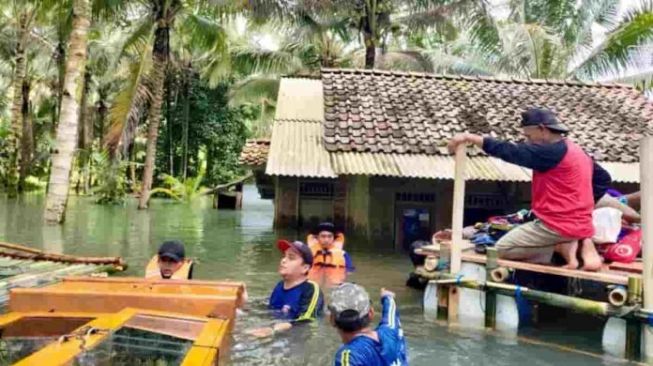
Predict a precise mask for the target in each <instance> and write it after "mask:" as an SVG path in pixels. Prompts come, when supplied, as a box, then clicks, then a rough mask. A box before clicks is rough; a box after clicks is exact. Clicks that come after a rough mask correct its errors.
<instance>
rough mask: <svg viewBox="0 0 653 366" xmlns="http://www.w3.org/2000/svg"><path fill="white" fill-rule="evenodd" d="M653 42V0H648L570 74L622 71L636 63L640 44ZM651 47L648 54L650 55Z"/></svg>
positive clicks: (586, 76)
mask: <svg viewBox="0 0 653 366" xmlns="http://www.w3.org/2000/svg"><path fill="white" fill-rule="evenodd" d="M652 41H653V1H651V0H647V1H645V2H643V3H642V4H641V6H640V7H639V8H637V9H633V10H630V11H629V12H628V13H627V14H626V15H625V16H624V18H623V19H622V21H621V22H620V23H619V24H618V25H617V26H616V27H615V28H614V29H613V30H611V31H610V32H609V33H608V34H607V36H606V39H605V41H603V42H602V43H601V44H600V45H599V46H597V47H596V48H595V49H594V51H593V52H592V53H591V54H590V55H589V56H588V57H587V58H586V59H585V60H584V61H583V62H582V63H580V64H579V65H578V66H577V67H576V68H575V69H573V70H572V71H571V72H570V74H572V75H575V76H577V77H581V78H592V77H596V76H600V75H602V74H606V73H610V72H619V71H620V70H623V69H625V68H627V67H628V66H632V65H633V62H634V60H635V58H636V56H637V55H639V54H640V47H642V46H645V45H649V46H648V47H650V43H651V42H652ZM650 52H651V51H650V49H649V51H648V54H649V55H650Z"/></svg>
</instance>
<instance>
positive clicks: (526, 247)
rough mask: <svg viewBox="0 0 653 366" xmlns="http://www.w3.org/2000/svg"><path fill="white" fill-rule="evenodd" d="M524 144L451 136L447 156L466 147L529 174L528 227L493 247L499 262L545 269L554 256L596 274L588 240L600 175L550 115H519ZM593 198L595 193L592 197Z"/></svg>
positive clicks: (598, 264)
mask: <svg viewBox="0 0 653 366" xmlns="http://www.w3.org/2000/svg"><path fill="white" fill-rule="evenodd" d="M521 127H522V131H523V134H524V135H525V137H526V140H527V141H526V142H525V143H518V144H516V143H512V142H507V141H500V140H496V139H494V138H491V137H483V136H479V135H474V134H470V133H462V134H458V135H456V136H454V138H453V139H452V140H451V141H450V142H449V151H450V152H454V151H455V150H456V148H457V146H458V145H460V144H466V143H471V144H474V145H476V146H478V147H480V148H482V149H483V151H484V152H485V153H487V154H488V155H490V156H494V157H497V158H500V159H502V160H504V161H506V162H509V163H512V164H516V165H519V166H522V167H525V168H529V169H532V171H533V180H532V184H531V199H532V211H533V213H534V214H535V216H536V219H535V220H534V221H531V222H528V223H525V224H523V225H520V226H518V227H517V228H515V229H513V230H511V231H509V232H508V233H507V234H506V235H504V236H503V237H502V238H501V239H500V240H499V241H498V242H497V244H496V247H497V251H498V254H499V257H500V258H505V259H511V260H522V261H527V262H532V263H542V264H548V263H550V262H551V258H552V255H553V253H554V252H558V253H560V254H561V255H562V257H563V258H564V259H565V260H566V261H567V265H566V266H565V267H566V268H571V269H576V268H577V267H578V266H579V261H578V258H577V257H576V256H577V252H578V249H579V241H580V242H581V244H580V257H581V259H582V260H583V263H584V265H583V267H582V269H583V270H588V271H596V270H598V269H600V267H601V257H600V256H599V255H598V253H597V251H596V248H595V247H594V243H593V242H592V240H591V238H592V236H593V234H594V226H593V224H592V211H593V210H594V196H593V195H594V190H595V189H594V179H595V178H598V177H599V176H600V175H601V174H600V173H602V172H601V171H602V170H603V169H602V168H601V167H600V166H599V165H598V164H597V163H595V162H593V161H592V159H591V158H590V157H589V156H588V155H587V154H586V153H585V152H584V151H583V149H582V148H581V147H580V146H578V145H577V144H576V143H574V142H573V141H571V140H570V139H569V138H567V137H565V134H566V133H568V132H569V128H567V126H565V125H564V124H562V123H560V122H559V121H558V119H557V118H556V116H555V115H554V114H553V112H551V111H549V110H547V109H544V108H530V109H528V110H526V111H525V112H523V113H522V115H521ZM597 193H599V192H597Z"/></svg>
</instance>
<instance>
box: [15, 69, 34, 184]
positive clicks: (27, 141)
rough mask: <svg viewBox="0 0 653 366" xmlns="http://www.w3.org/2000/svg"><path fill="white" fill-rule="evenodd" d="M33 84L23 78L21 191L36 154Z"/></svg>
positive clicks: (19, 180)
mask: <svg viewBox="0 0 653 366" xmlns="http://www.w3.org/2000/svg"><path fill="white" fill-rule="evenodd" d="M31 84H32V82H31V80H29V78H25V79H23V87H22V92H21V95H22V97H23V105H22V108H21V114H22V115H23V116H22V119H23V133H22V136H21V141H20V169H19V178H18V191H19V192H22V191H23V190H24V188H25V178H27V174H28V173H29V168H30V165H31V164H32V157H33V155H34V133H33V130H32V118H31V106H30V101H29V94H30V90H31V86H32V85H31Z"/></svg>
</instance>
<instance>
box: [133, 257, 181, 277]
mask: <svg viewBox="0 0 653 366" xmlns="http://www.w3.org/2000/svg"><path fill="white" fill-rule="evenodd" d="M192 276H193V261H192V260H190V259H185V260H184V264H183V265H182V266H181V267H180V268H179V269H178V270H177V271H176V272H175V273H173V274H172V277H170V279H171V280H190V279H191V277H192ZM145 278H151V279H163V277H161V270H160V269H159V256H158V255H155V256H154V257H152V259H150V262H149V263H148V264H147V267H145Z"/></svg>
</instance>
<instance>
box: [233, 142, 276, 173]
mask: <svg viewBox="0 0 653 366" xmlns="http://www.w3.org/2000/svg"><path fill="white" fill-rule="evenodd" d="M269 151H270V140H269V139H249V140H247V141H246V142H245V146H243V150H242V151H241V152H240V158H239V161H240V164H242V165H247V166H250V167H257V166H263V165H265V162H266V161H267V160H268V152H269Z"/></svg>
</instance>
